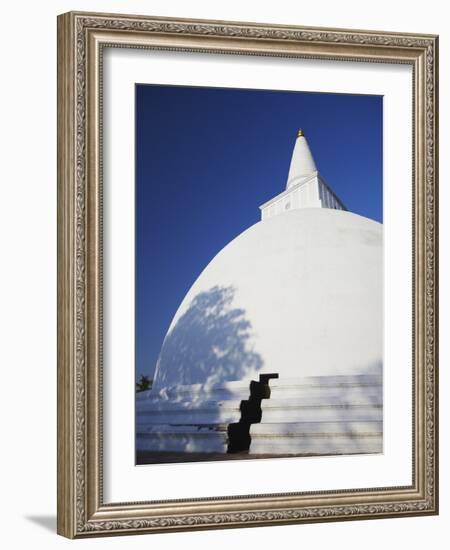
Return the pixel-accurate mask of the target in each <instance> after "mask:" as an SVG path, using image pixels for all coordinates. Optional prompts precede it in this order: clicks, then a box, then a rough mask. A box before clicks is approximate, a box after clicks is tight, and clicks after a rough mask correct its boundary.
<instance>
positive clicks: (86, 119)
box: [58, 12, 438, 538]
mask: <svg viewBox="0 0 450 550" xmlns="http://www.w3.org/2000/svg"><path fill="white" fill-rule="evenodd" d="M107 48H130V49H142V50H145V51H157V50H158V51H161V50H163V51H167V52H196V53H199V54H201V55H204V56H208V55H209V54H211V53H215V54H227V55H247V56H254V57H259V56H264V57H268V58H273V59H278V58H294V59H295V58H297V59H312V60H314V59H316V60H330V61H342V62H349V61H350V62H355V63H366V62H367V63H380V64H383V63H388V64H394V65H395V64H401V65H407V66H409V67H411V69H412V97H413V105H412V111H411V112H412V140H411V141H412V144H413V151H412V155H411V158H412V170H411V172H412V182H411V189H410V191H411V193H410V200H411V204H412V223H411V228H410V230H411V235H412V239H411V240H412V243H411V250H412V290H413V291H412V306H413V307H412V342H411V357H412V360H411V366H412V375H411V380H412V387H411V392H412V404H413V407H412V418H411V430H412V453H411V455H412V456H411V466H412V468H411V470H412V471H411V484H408V485H392V486H383V487H380V486H377V487H370V486H369V487H361V488H349V487H343V488H341V489H335V488H330V489H328V490H326V489H325V490H322V489H321V490H317V491H302V492H298V491H296V490H295V489H294V488H293V490H292V491H287V492H281V493H273V492H268V491H265V490H264V484H263V483H262V484H261V493H259V494H251V495H247V494H246V495H232V496H230V495H228V496H219V495H218V496H213V497H211V496H207V497H204V498H198V497H195V498H194V497H192V498H186V497H185V496H182V497H180V498H175V499H174V498H170V499H169V498H168V499H161V498H157V499H155V498H154V497H152V494H151V490H149V494H148V498H147V499H146V500H145V501H141V500H139V501H136V500H130V501H126V502H123V501H118V502H115V501H114V502H107V501H105V498H104V492H105V484H106V480H105V477H104V460H105V459H107V458H108V457H107V456H106V453H105V449H104V433H103V428H104V420H105V418H104V387H103V382H104V375H105V372H104V369H105V365H104V361H103V358H104V354H103V324H104V308H103V303H104V293H103V277H104V264H103V241H104V230H105V228H104V225H103V206H104V205H103V185H104V183H103V180H104V177H103V176H104V158H103V150H102V145H103V139H104V135H103V112H102V108H103V95H102V90H103V85H104V83H103V54H104V51H105V49H107ZM437 131H438V38H437V36H433V35H420V34H407V33H387V32H378V31H356V30H342V29H324V28H305V27H298V26H281V25H265V24H255V23H240V22H223V21H206V20H188V19H171V18H161V17H158V18H157V17H144V16H132V15H112V14H96V13H78V12H70V13H66V14H63V15H61V16H59V17H58V533H59V534H61V535H63V536H66V537H69V538H83V537H90V536H103V535H120V534H135V533H152V532H163V531H183V530H192V529H215V528H232V527H245V526H249V527H250V526H263V525H276V524H278V525H281V524H291V523H306V522H320V521H339V520H349V519H355V520H356V519H375V518H386V517H402V516H417V515H432V514H437V513H438V413H437V411H438V408H437V407H438V371H437V369H438V332H437V323H438V313H437V304H438V276H437V266H438V256H437V254H438V246H437V244H438V241H437V239H438V216H437V206H438V203H437V200H438V192H437V183H438V163H437V155H438V134H437ZM405 322H408V321H405ZM129 368H130V376H131V377H132V376H133V374H132V369H133V365H129ZM167 467H170V465H167Z"/></svg>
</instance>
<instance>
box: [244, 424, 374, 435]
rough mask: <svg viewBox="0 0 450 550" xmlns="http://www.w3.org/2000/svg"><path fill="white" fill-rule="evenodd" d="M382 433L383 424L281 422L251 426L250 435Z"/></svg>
mask: <svg viewBox="0 0 450 550" xmlns="http://www.w3.org/2000/svg"><path fill="white" fill-rule="evenodd" d="M382 431H383V422H380V421H366V422H358V421H355V422H283V423H281V422H280V423H260V424H252V425H251V427H250V435H251V436H252V437H253V436H257V437H260V436H267V437H269V436H274V437H275V436H283V437H284V436H287V437H289V436H291V435H298V436H303V435H311V436H312V435H315V434H319V435H320V434H328V435H330V434H339V435H342V434H347V435H349V436H350V435H365V434H372V435H373V434H378V435H381V434H382Z"/></svg>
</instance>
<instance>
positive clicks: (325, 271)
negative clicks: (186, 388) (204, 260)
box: [155, 208, 383, 389]
mask: <svg viewBox="0 0 450 550" xmlns="http://www.w3.org/2000/svg"><path fill="white" fill-rule="evenodd" d="M382 280H383V256H382V226H381V225H380V224H379V223H377V222H374V221H372V220H369V219H367V218H363V217H361V216H358V215H356V214H353V213H350V212H345V211H340V210H332V209H322V208H320V209H315V208H310V209H301V210H293V211H288V212H285V213H284V214H283V215H280V216H276V217H274V218H271V219H268V220H265V221H264V222H260V223H257V224H255V225H254V226H252V227H251V228H249V229H248V230H246V231H245V232H243V233H242V234H241V235H239V236H238V237H237V238H236V239H234V240H233V241H232V242H231V243H229V244H228V245H227V246H226V247H225V248H224V249H223V250H221V251H220V252H219V253H218V254H217V256H216V257H215V258H214V259H213V260H212V261H211V262H210V263H209V265H208V266H207V267H206V268H205V269H204V271H203V272H202V273H201V275H200V276H199V277H198V279H197V281H196V282H195V283H194V284H193V286H192V288H191V289H190V290H189V292H188V293H187V295H186V297H185V299H184V300H183V302H182V304H181V305H180V307H179V309H178V311H177V312H176V314H175V316H174V319H173V321H172V323H171V325H170V328H169V330H168V333H167V336H166V338H165V341H164V343H163V346H162V350H161V354H160V357H159V360H158V366H157V371H156V373H155V387H156V388H157V389H161V388H163V387H167V386H169V387H170V386H175V385H177V384H198V383H200V384H206V385H208V384H211V385H212V384H217V383H221V382H227V381H232V380H241V379H250V378H255V376H256V375H257V374H258V373H267V372H269V373H270V372H276V373H278V374H279V376H280V379H284V378H298V377H304V376H324V375H339V374H341V375H342V374H345V375H349V374H352V373H356V374H370V373H374V372H378V371H379V368H380V365H381V364H382V356H383V325H382V321H383V319H382V317H383V309H382V304H383V285H382Z"/></svg>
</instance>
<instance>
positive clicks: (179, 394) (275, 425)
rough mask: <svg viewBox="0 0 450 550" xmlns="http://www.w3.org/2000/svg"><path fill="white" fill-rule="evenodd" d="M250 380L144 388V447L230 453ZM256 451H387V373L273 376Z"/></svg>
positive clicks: (139, 424)
mask: <svg viewBox="0 0 450 550" xmlns="http://www.w3.org/2000/svg"><path fill="white" fill-rule="evenodd" d="M249 386H250V382H249V381H248V380H243V381H240V382H228V383H223V384H217V385H212V386H205V385H200V384H194V385H192V386H178V387H172V388H164V389H163V390H160V391H159V392H153V391H147V392H142V393H138V394H137V400H136V434H137V438H136V440H137V449H138V451H167V452H186V453H190V452H205V453H207V452H214V453H224V454H225V453H226V452H227V447H228V435H227V429H228V426H229V424H232V423H236V422H239V420H240V419H241V411H240V404H241V401H243V400H246V399H248V398H249V395H250V388H249ZM270 388H271V394H270V398H269V399H263V400H262V401H261V410H262V416H261V422H260V423H255V424H251V426H250V436H251V444H250V450H249V454H253V455H258V454H275V455H276V454H280V455H285V454H306V455H310V454H317V455H323V454H353V453H380V452H382V448H383V446H382V443H383V441H382V440H383V437H382V436H383V408H382V405H383V402H382V376H381V374H373V375H367V374H361V375H351V376H311V377H303V378H287V379H284V380H282V379H278V380H277V379H275V380H270Z"/></svg>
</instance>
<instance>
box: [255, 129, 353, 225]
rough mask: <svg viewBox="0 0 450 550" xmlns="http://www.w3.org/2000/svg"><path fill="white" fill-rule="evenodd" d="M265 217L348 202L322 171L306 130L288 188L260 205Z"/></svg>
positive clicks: (338, 206) (300, 134)
mask: <svg viewBox="0 0 450 550" xmlns="http://www.w3.org/2000/svg"><path fill="white" fill-rule="evenodd" d="M259 208H260V210H261V219H263V220H265V219H267V218H272V217H273V216H278V215H279V214H283V213H284V212H286V211H287V210H297V209H299V208H333V209H335V210H346V208H345V206H344V205H343V204H342V202H341V201H340V200H339V198H338V197H337V196H336V195H335V194H334V192H333V191H332V189H331V188H330V187H329V186H328V185H327V183H326V182H325V180H324V179H323V178H322V176H321V175H320V174H319V172H318V171H317V168H316V163H315V162H314V159H313V156H312V154H311V151H310V149H309V145H308V142H307V141H306V138H305V136H304V134H303V131H302V130H299V131H298V134H297V139H296V141H295V145H294V151H293V153H292V159H291V165H290V167H289V175H288V179H287V183H286V190H285V191H283V192H282V193H280V194H279V195H277V196H276V197H274V198H273V199H270V200H269V201H267V202H265V203H264V204H263V205H261V206H260V207H259Z"/></svg>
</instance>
